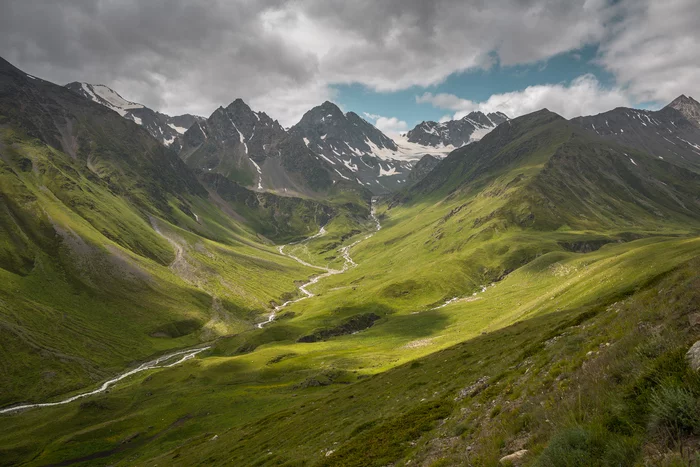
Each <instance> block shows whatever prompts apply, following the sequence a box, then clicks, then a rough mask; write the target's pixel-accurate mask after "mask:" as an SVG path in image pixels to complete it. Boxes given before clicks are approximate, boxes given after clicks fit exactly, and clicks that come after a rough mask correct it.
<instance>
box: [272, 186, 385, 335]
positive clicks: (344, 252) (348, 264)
mask: <svg viewBox="0 0 700 467" xmlns="http://www.w3.org/2000/svg"><path fill="white" fill-rule="evenodd" d="M370 216H371V217H372V220H373V221H374V223H375V224H376V227H375V230H374V232H372V233H370V234H368V235H366V236H365V237H363V238H361V239H360V240H357V241H356V242H354V243H352V244H350V245H348V246H344V247H342V248H340V249H339V250H338V251H339V252H340V254H341V256H342V257H343V259H344V260H345V263H343V267H342V268H341V269H330V268H325V267H323V266H316V265H313V264H309V263H307V262H306V261H304V260H303V259H301V258H298V257H296V256H294V255H293V254H291V253H285V251H284V249H285V248H286V247H288V246H292V245H298V244H300V243H307V242H309V241H311V240H313V239H314V238H318V237H323V236H324V235H325V234H326V228H325V227H321V229H320V230H319V231H318V233H316V234H315V235H312V236H311V237H308V238H306V239H304V240H301V241H299V242H294V243H289V244H287V245H282V246H280V247H279V248H278V250H279V252H280V254H282V255H284V256H287V257H289V258H292V259H293V260H294V261H296V262H297V263H299V264H303V265H304V266H307V267H310V268H315V269H321V270H323V271H325V272H324V273H323V274H319V275H318V276H314V277H312V278H311V279H310V280H309V282H307V283H305V284H303V285H300V286H299V291H300V292H301V293H302V294H303V295H302V296H301V297H299V298H297V299H295V300H289V301H286V302H284V303H283V304H281V305H277V306H276V307H275V308H274V309H273V310H272V313H270V315H269V316H268V317H267V319H266V320H265V321H263V322H262V323H258V328H260V329H262V328H263V327H264V326H265V325H267V324H270V323H271V322H273V321H274V320H275V317H276V316H277V312H278V311H280V310H281V309H283V308H286V307H288V306H289V305H291V304H293V303H297V302H300V301H302V300H306V299H307V298H311V297H313V296H315V294H314V293H313V292H311V291H310V290H309V289H308V287H310V286H312V285H314V284H316V283H318V281H320V280H321V279H325V278H326V277H329V276H334V275H336V274H342V273H344V272H345V271H347V270H348V269H350V268H354V267H355V266H357V263H356V262H355V261H353V259H352V257H351V256H350V249H351V248H353V247H355V246H357V245H358V244H359V243H361V242H364V241H365V240H367V239H369V238H372V237H373V236H374V234H376V233H377V232H379V231H380V230H381V229H382V225H381V224H380V223H379V219H377V215H376V210H375V207H374V199H372V205H371V208H370Z"/></svg>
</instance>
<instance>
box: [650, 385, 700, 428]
mask: <svg viewBox="0 0 700 467" xmlns="http://www.w3.org/2000/svg"><path fill="white" fill-rule="evenodd" d="M649 427H650V429H651V430H652V431H656V432H660V433H665V434H669V435H671V436H672V437H674V439H675V438H678V437H680V436H681V435H690V434H693V433H700V404H699V403H698V399H697V398H696V397H695V396H694V395H693V394H692V393H691V392H690V391H688V390H687V389H685V388H682V387H678V386H670V385H662V386H660V387H659V388H657V389H654V391H653V392H652V395H651V402H650V420H649Z"/></svg>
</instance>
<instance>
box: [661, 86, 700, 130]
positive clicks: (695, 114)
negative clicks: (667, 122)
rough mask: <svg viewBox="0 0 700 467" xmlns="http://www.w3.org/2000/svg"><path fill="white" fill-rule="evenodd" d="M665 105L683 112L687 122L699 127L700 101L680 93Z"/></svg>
mask: <svg viewBox="0 0 700 467" xmlns="http://www.w3.org/2000/svg"><path fill="white" fill-rule="evenodd" d="M666 107H667V108H672V109H676V110H677V111H679V112H680V113H681V114H683V116H684V117H685V118H686V119H688V121H689V122H691V123H693V124H694V125H695V126H697V127H699V128H700V102H698V101H696V100H695V99H693V98H692V97H688V96H686V95H684V94H681V95H680V96H678V97H677V98H676V99H674V100H673V102H671V103H670V104H668V105H667V106H666Z"/></svg>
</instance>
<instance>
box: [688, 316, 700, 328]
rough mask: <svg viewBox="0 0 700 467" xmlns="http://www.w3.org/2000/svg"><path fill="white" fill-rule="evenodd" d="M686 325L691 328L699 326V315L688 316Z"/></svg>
mask: <svg viewBox="0 0 700 467" xmlns="http://www.w3.org/2000/svg"><path fill="white" fill-rule="evenodd" d="M688 323H689V324H690V327H691V328H692V327H695V326H700V313H693V314H692V315H690V316H688Z"/></svg>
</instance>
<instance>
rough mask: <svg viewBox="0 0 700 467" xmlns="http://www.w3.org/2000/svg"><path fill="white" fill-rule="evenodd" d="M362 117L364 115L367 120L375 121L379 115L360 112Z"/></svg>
mask: <svg viewBox="0 0 700 467" xmlns="http://www.w3.org/2000/svg"><path fill="white" fill-rule="evenodd" d="M362 115H364V116H365V117H367V118H368V119H370V120H377V119H378V118H380V117H381V115H377V114H371V113H368V112H362Z"/></svg>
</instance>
